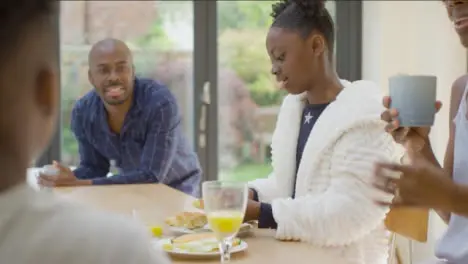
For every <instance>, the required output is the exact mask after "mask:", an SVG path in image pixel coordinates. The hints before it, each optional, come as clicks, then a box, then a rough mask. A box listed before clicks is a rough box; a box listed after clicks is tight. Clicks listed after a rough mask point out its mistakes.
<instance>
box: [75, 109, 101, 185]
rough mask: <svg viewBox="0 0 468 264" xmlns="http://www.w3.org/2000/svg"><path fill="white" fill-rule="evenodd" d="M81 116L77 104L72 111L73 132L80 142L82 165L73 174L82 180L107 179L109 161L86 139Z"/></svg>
mask: <svg viewBox="0 0 468 264" xmlns="http://www.w3.org/2000/svg"><path fill="white" fill-rule="evenodd" d="M81 114H82V113H81V111H80V106H79V105H78V104H77V105H76V106H75V107H74V108H73V111H72V116H71V130H72V132H73V134H74V135H75V138H76V140H77V141H78V150H79V153H80V164H79V165H78V168H76V169H75V170H74V171H73V174H74V175H75V177H76V178H78V179H80V180H89V179H94V178H100V177H105V176H106V175H107V173H109V161H108V160H107V159H106V158H105V157H104V156H102V155H101V154H100V153H99V152H98V151H97V150H96V148H94V146H92V145H91V143H90V142H89V141H88V139H87V138H86V135H85V129H86V128H85V127H83V123H84V122H83V121H82V118H83V117H82V115H81Z"/></svg>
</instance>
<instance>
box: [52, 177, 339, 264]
mask: <svg viewBox="0 0 468 264" xmlns="http://www.w3.org/2000/svg"><path fill="white" fill-rule="evenodd" d="M55 192H56V193H58V194H59V195H61V196H64V197H66V198H68V199H72V200H74V201H77V202H79V203H84V204H86V205H89V206H92V207H96V208H99V209H102V210H106V211H111V212H115V213H119V214H125V215H128V216H132V214H133V212H134V211H135V212H137V215H138V217H139V218H140V220H142V221H143V222H144V223H146V224H152V225H162V226H164V219H165V218H166V217H168V216H172V215H174V214H176V213H178V212H181V211H186V210H189V211H194V210H197V209H195V208H194V207H193V206H192V201H193V200H194V198H192V197H190V196H188V195H186V194H184V193H182V192H179V191H177V190H174V189H171V188H169V187H167V186H165V185H160V184H144V185H143V184H142V185H113V186H92V187H73V188H70V187H67V188H57V189H55ZM164 233H165V235H171V234H170V233H167V228H166V229H165V232H164ZM254 233H255V234H254V235H253V236H252V237H248V238H245V240H246V241H247V243H248V245H249V248H248V250H247V251H246V252H244V253H239V254H235V255H233V256H232V260H231V262H232V263H238V264H254V263H255V264H257V263H268V264H285V263H286V264H288V263H290V264H302V263H304V264H306V263H307V264H311V263H317V264H320V263H322V264H325V263H326V264H329V263H333V264H346V263H347V262H346V261H345V260H343V259H338V258H337V257H336V256H334V255H331V254H327V252H326V250H325V249H319V248H315V247H312V246H311V245H308V244H306V243H297V242H281V241H278V240H275V238H274V231H272V230H259V229H258V230H255V231H254ZM194 262H195V263H219V260H218V259H214V260H203V261H193V260H182V259H173V263H179V264H185V263H194Z"/></svg>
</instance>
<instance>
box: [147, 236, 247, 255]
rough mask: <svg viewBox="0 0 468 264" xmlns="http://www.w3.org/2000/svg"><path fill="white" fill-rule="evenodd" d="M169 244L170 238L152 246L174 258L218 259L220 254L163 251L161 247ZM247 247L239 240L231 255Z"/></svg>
mask: <svg viewBox="0 0 468 264" xmlns="http://www.w3.org/2000/svg"><path fill="white" fill-rule="evenodd" d="M170 243H171V238H164V239H160V240H156V241H155V242H154V244H155V245H156V246H158V247H160V248H161V249H162V250H163V251H164V252H166V253H167V254H169V255H172V256H175V257H186V258H197V259H205V258H215V257H219V256H220V253H219V251H216V252H190V251H183V250H178V249H176V250H166V249H164V247H163V245H165V244H170ZM247 248H248V245H247V242H245V241H243V240H241V241H240V244H239V245H238V246H235V247H233V248H231V254H235V253H239V252H242V251H245V250H247Z"/></svg>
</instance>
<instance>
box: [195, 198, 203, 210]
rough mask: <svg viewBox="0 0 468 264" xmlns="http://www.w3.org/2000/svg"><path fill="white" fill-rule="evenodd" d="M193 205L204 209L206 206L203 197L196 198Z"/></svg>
mask: <svg viewBox="0 0 468 264" xmlns="http://www.w3.org/2000/svg"><path fill="white" fill-rule="evenodd" d="M193 206H194V207H195V208H198V209H204V208H205V207H204V204H203V200H202V199H196V200H195V201H193Z"/></svg>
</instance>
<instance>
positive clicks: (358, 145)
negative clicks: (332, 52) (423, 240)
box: [249, 81, 403, 264]
mask: <svg viewBox="0 0 468 264" xmlns="http://www.w3.org/2000/svg"><path fill="white" fill-rule="evenodd" d="M342 83H343V84H344V86H345V88H344V89H343V91H342V92H341V93H340V94H339V95H338V97H337V99H336V100H335V101H334V102H332V103H331V104H330V105H329V106H328V107H327V108H326V109H325V110H324V111H323V113H322V114H321V115H320V117H319V118H318V120H317V122H316V123H315V126H314V128H313V129H312V132H311V133H310V135H309V138H308V140H307V143H306V146H305V148H304V153H303V156H302V160H301V163H300V165H299V169H298V171H297V182H296V186H293V185H294V178H295V177H296V147H297V138H298V134H299V128H300V122H301V114H302V111H303V107H304V99H305V95H304V94H302V95H289V96H287V97H286V98H285V99H284V101H283V104H282V106H281V110H280V113H279V116H278V120H277V124H276V129H275V132H274V134H273V142H272V165H273V172H272V174H271V175H270V176H269V177H268V178H266V179H258V180H255V181H253V182H251V183H250V184H249V185H250V187H252V188H254V189H255V190H256V191H257V192H258V196H259V200H260V201H261V202H268V203H271V204H272V209H273V215H274V218H275V220H276V222H277V223H278V229H277V233H276V236H277V238H278V239H280V240H298V241H304V242H309V243H311V244H313V245H314V246H318V247H324V248H325V247H326V250H327V251H328V252H329V251H330V250H331V251H336V254H339V255H340V256H344V257H345V259H346V262H344V263H346V264H351V263H352V264H354V263H356V264H384V263H387V262H386V261H387V256H388V250H387V249H388V239H387V232H386V230H385V229H384V225H383V220H384V219H385V216H386V214H387V212H388V210H389V209H388V208H385V207H380V206H378V205H376V204H375V203H374V199H375V198H383V199H389V198H390V199H391V197H379V196H381V195H383V194H382V193H380V192H377V191H375V190H374V189H373V188H372V185H371V184H370V182H371V180H372V175H373V169H374V163H375V162H376V161H398V160H399V159H400V157H401V156H402V154H403V149H402V148H401V147H400V146H399V145H397V144H396V143H394V141H393V139H392V138H391V136H390V135H388V134H387V133H385V131H384V127H385V123H384V122H382V121H381V120H380V114H381V112H382V111H383V107H382V105H381V100H382V95H381V94H380V88H379V87H377V86H376V85H374V84H373V83H371V82H368V81H357V82H353V83H350V82H347V81H342ZM293 188H295V190H296V198H295V199H292V198H290V197H291V195H292V191H293ZM311 262H313V258H311ZM344 263H343V264H344ZM321 264H328V263H321ZM330 264H341V263H330Z"/></svg>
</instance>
